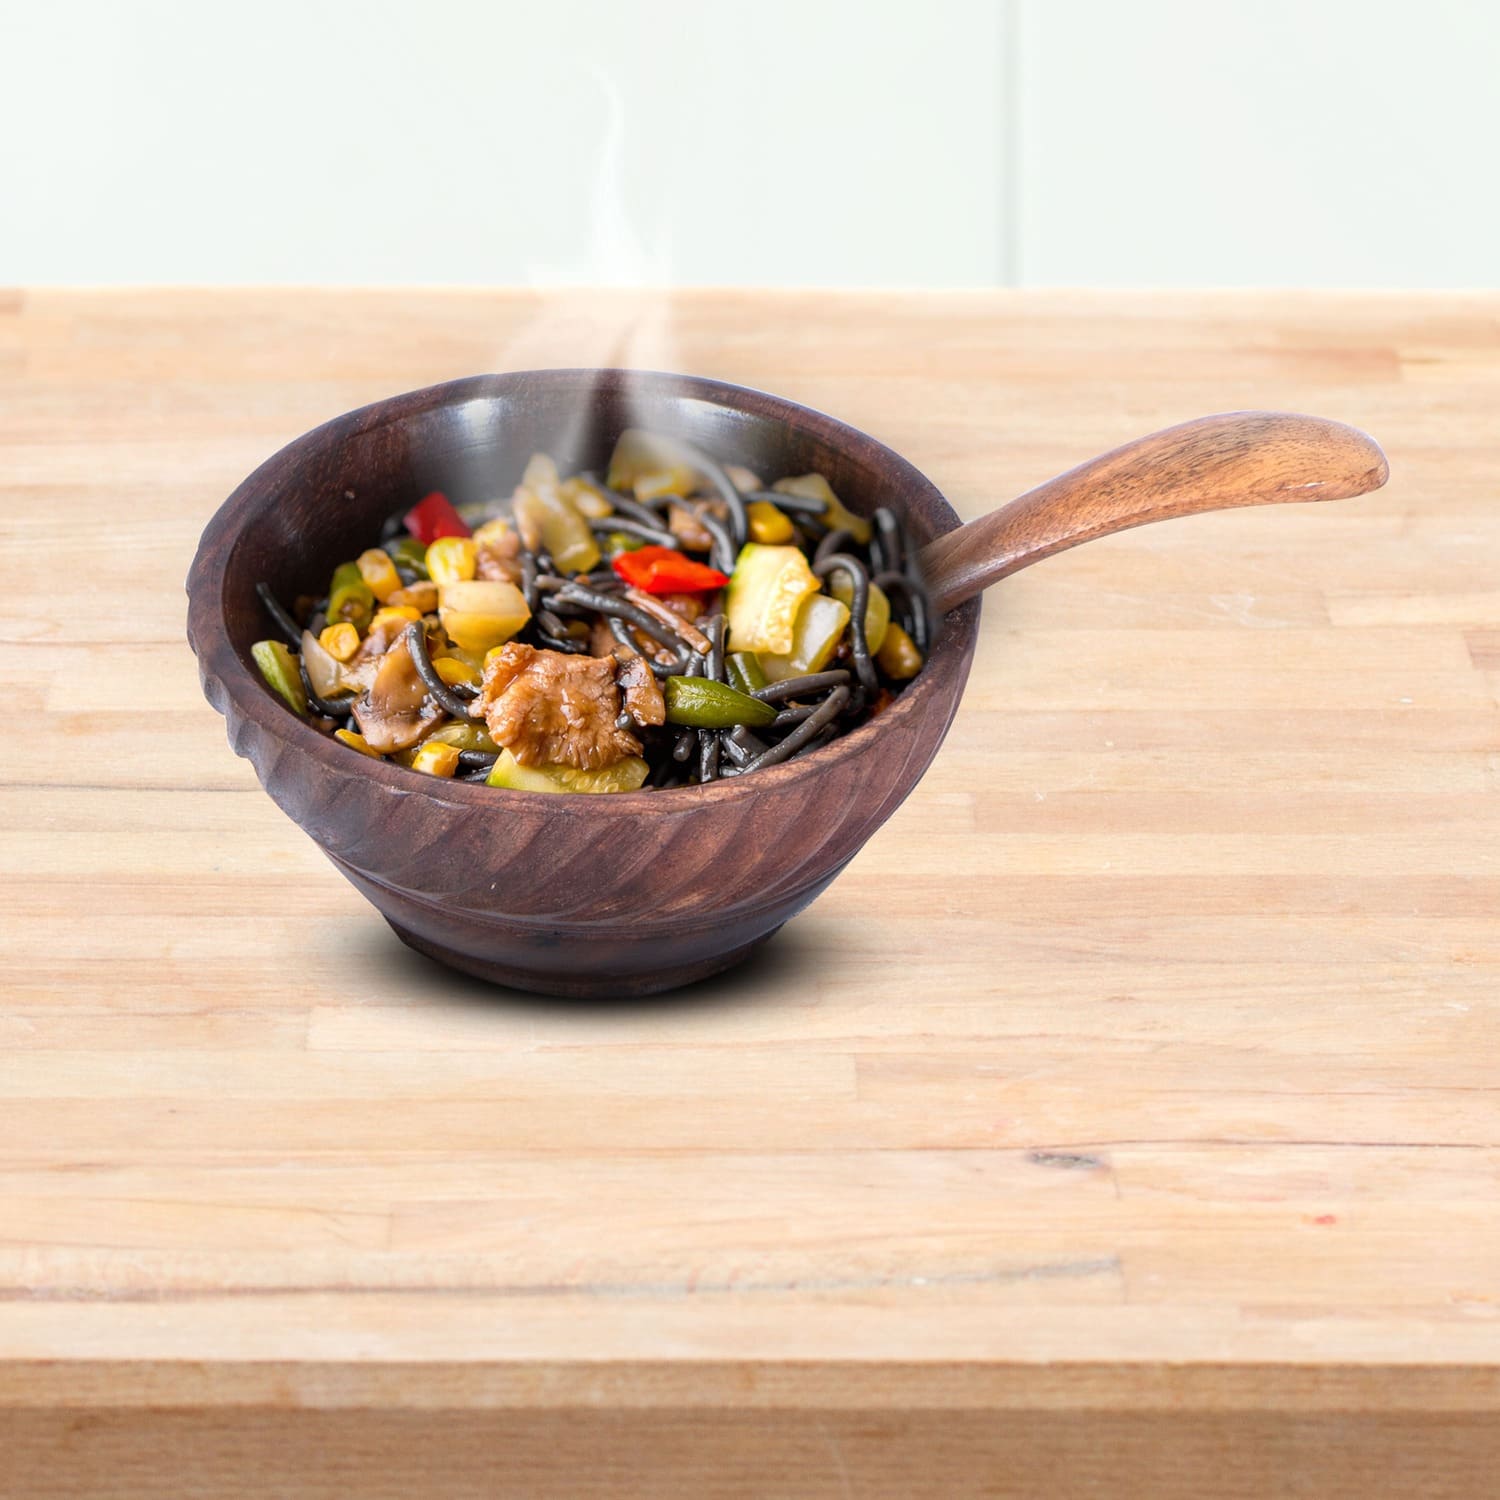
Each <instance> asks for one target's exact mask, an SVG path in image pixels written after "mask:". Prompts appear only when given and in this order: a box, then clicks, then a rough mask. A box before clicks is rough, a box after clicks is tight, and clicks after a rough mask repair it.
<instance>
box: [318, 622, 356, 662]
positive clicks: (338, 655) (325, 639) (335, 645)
mask: <svg viewBox="0 0 1500 1500" xmlns="http://www.w3.org/2000/svg"><path fill="white" fill-rule="evenodd" d="M318 644H319V645H320V646H321V647H322V648H323V649H324V650H325V651H326V652H327V653H328V654H329V655H330V656H331V657H332V658H333V659H334V660H335V661H348V660H349V658H350V657H351V656H353V655H354V653H355V652H356V651H358V650H359V632H358V631H357V630H356V629H355V628H354V627H353V626H352V625H350V624H349V623H348V622H347V621H342V622H340V623H339V624H337V625H329V626H326V627H325V628H324V630H323V632H322V633H321V634H320V635H319V636H318Z"/></svg>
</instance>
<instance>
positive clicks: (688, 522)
mask: <svg viewBox="0 0 1500 1500" xmlns="http://www.w3.org/2000/svg"><path fill="white" fill-rule="evenodd" d="M667 530H668V531H670V532H671V533H672V535H673V536H675V537H676V538H677V540H678V541H679V542H681V543H682V545H683V548H684V549H685V550H686V551H688V552H710V551H712V550H713V545H714V537H713V533H712V532H711V531H710V530H709V529H708V528H707V527H706V526H705V525H704V524H703V522H702V521H700V520H699V519H698V516H697V511H696V509H695V508H690V507H689V506H686V505H679V504H678V503H677V502H676V501H675V500H674V501H673V502H672V504H671V505H670V506H669V507H668V509H667Z"/></svg>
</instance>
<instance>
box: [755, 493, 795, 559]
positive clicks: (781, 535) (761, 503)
mask: <svg viewBox="0 0 1500 1500" xmlns="http://www.w3.org/2000/svg"><path fill="white" fill-rule="evenodd" d="M745 514H746V516H747V517H749V520H750V540H751V541H752V542H762V543H764V544H765V545H766V546H768V547H779V546H780V545H781V544H782V543H783V542H789V541H791V539H792V522H791V519H790V517H788V516H785V515H783V514H782V513H781V512H780V511H779V510H777V508H776V507H775V506H774V505H772V504H771V502H770V501H769V500H752V501H751V502H750V503H749V505H747V506H746V507H745Z"/></svg>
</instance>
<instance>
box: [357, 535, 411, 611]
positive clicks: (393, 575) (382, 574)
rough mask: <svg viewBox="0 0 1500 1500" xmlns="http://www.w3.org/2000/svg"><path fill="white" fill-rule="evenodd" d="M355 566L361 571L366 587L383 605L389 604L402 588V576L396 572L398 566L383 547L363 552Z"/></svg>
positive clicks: (360, 574)
mask: <svg viewBox="0 0 1500 1500" xmlns="http://www.w3.org/2000/svg"><path fill="white" fill-rule="evenodd" d="M354 564H355V566H356V567H357V568H358V569H359V576H360V577H361V578H363V579H364V581H365V587H366V588H368V589H369V591H370V592H371V593H372V594H374V596H375V597H376V599H377V600H379V602H380V603H381V604H385V603H387V602H388V601H389V599H390V597H391V595H392V594H394V593H395V592H396V590H397V589H399V588H400V587H401V575H400V574H399V573H398V572H397V571H396V564H395V563H393V562H392V561H391V555H390V553H389V552H387V551H385V549H384V548H382V547H371V548H370V549H369V551H367V552H361V553H360V554H359V556H358V557H357V558H355V559H354Z"/></svg>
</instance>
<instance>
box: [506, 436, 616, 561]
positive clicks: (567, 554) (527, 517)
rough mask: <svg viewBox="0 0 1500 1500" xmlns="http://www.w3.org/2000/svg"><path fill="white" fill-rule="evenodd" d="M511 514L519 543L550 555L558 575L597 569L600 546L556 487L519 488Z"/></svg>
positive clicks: (512, 502)
mask: <svg viewBox="0 0 1500 1500" xmlns="http://www.w3.org/2000/svg"><path fill="white" fill-rule="evenodd" d="M532 463H533V464H534V463H535V460H533V461H532ZM530 472H531V466H530V465H528V467H527V473H528V474H529V473H530ZM511 511H512V514H513V515H514V516H515V518H516V530H518V531H519V532H520V533H521V540H522V541H524V542H525V543H526V545H527V547H529V548H530V549H531V550H532V551H533V552H536V551H543V552H548V553H550V554H551V556H552V561H553V562H554V563H555V564H556V566H557V569H558V571H559V572H560V573H587V572H588V571H589V570H590V569H591V568H594V567H596V566H597V565H598V562H599V544H598V542H596V541H595V540H594V533H593V532H592V531H591V530H590V529H589V523H588V522H587V521H586V520H585V519H584V518H583V516H582V514H581V513H580V512H579V511H578V510H577V509H576V507H574V506H573V505H572V504H571V503H570V502H569V501H568V500H566V499H564V497H563V493H562V489H561V487H560V486H559V485H557V484H556V483H552V484H536V485H531V484H526V483H522V484H520V485H518V486H517V487H516V493H515V498H514V499H513V500H512V501H511Z"/></svg>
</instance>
